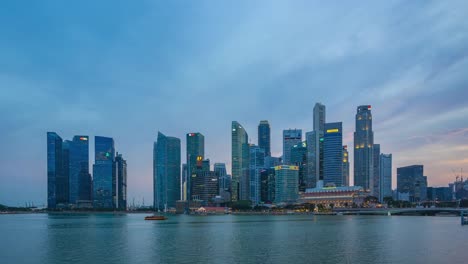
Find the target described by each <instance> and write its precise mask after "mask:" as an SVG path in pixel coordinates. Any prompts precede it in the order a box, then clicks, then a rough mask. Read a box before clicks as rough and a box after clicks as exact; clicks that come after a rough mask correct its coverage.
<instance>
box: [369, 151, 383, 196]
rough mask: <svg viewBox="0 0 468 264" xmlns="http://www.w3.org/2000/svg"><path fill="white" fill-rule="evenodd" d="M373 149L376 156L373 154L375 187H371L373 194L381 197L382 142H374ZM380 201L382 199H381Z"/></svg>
mask: <svg viewBox="0 0 468 264" xmlns="http://www.w3.org/2000/svg"><path fill="white" fill-rule="evenodd" d="M373 151H374V156H373V159H374V160H373V163H374V167H373V173H374V177H373V180H372V182H373V186H374V187H373V188H372V189H371V195H372V196H374V197H377V199H379V198H380V189H381V186H380V185H381V183H380V144H374V146H373ZM379 201H381V200H380V199H379Z"/></svg>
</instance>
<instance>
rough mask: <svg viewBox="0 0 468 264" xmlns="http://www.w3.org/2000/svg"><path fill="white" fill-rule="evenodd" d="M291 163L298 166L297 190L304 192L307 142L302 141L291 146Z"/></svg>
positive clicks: (305, 186)
mask: <svg viewBox="0 0 468 264" xmlns="http://www.w3.org/2000/svg"><path fill="white" fill-rule="evenodd" d="M291 165H294V166H297V167H299V172H298V174H299V191H300V192H304V191H305V189H306V188H307V185H306V174H307V142H306V141H303V142H302V143H300V144H296V145H294V146H293V147H292V148H291Z"/></svg>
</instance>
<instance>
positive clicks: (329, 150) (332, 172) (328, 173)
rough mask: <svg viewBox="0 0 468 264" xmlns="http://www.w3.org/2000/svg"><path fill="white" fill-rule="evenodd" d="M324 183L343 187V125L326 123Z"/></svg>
mask: <svg viewBox="0 0 468 264" xmlns="http://www.w3.org/2000/svg"><path fill="white" fill-rule="evenodd" d="M323 183H324V185H325V186H327V185H328V186H338V187H341V186H343V185H344V184H343V125H342V123H341V122H336V123H326V124H325V133H324V141H323Z"/></svg>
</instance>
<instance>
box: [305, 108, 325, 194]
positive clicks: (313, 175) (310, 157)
mask: <svg viewBox="0 0 468 264" xmlns="http://www.w3.org/2000/svg"><path fill="white" fill-rule="evenodd" d="M325 110H326V108H325V105H323V104H321V103H316V104H315V106H314V130H313V131H311V132H307V133H306V141H307V177H306V178H307V183H306V185H307V188H315V187H316V185H317V182H319V181H322V180H323V135H324V130H325V120H326V119H325V116H326V115H325V113H326V111H325Z"/></svg>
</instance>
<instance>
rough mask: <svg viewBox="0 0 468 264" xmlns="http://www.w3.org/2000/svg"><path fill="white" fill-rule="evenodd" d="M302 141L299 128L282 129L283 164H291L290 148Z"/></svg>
mask: <svg viewBox="0 0 468 264" xmlns="http://www.w3.org/2000/svg"><path fill="white" fill-rule="evenodd" d="M301 142H302V130H301V129H286V130H283V164H285V165H290V164H291V149H292V147H293V146H294V145H297V144H300V143H301Z"/></svg>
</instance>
